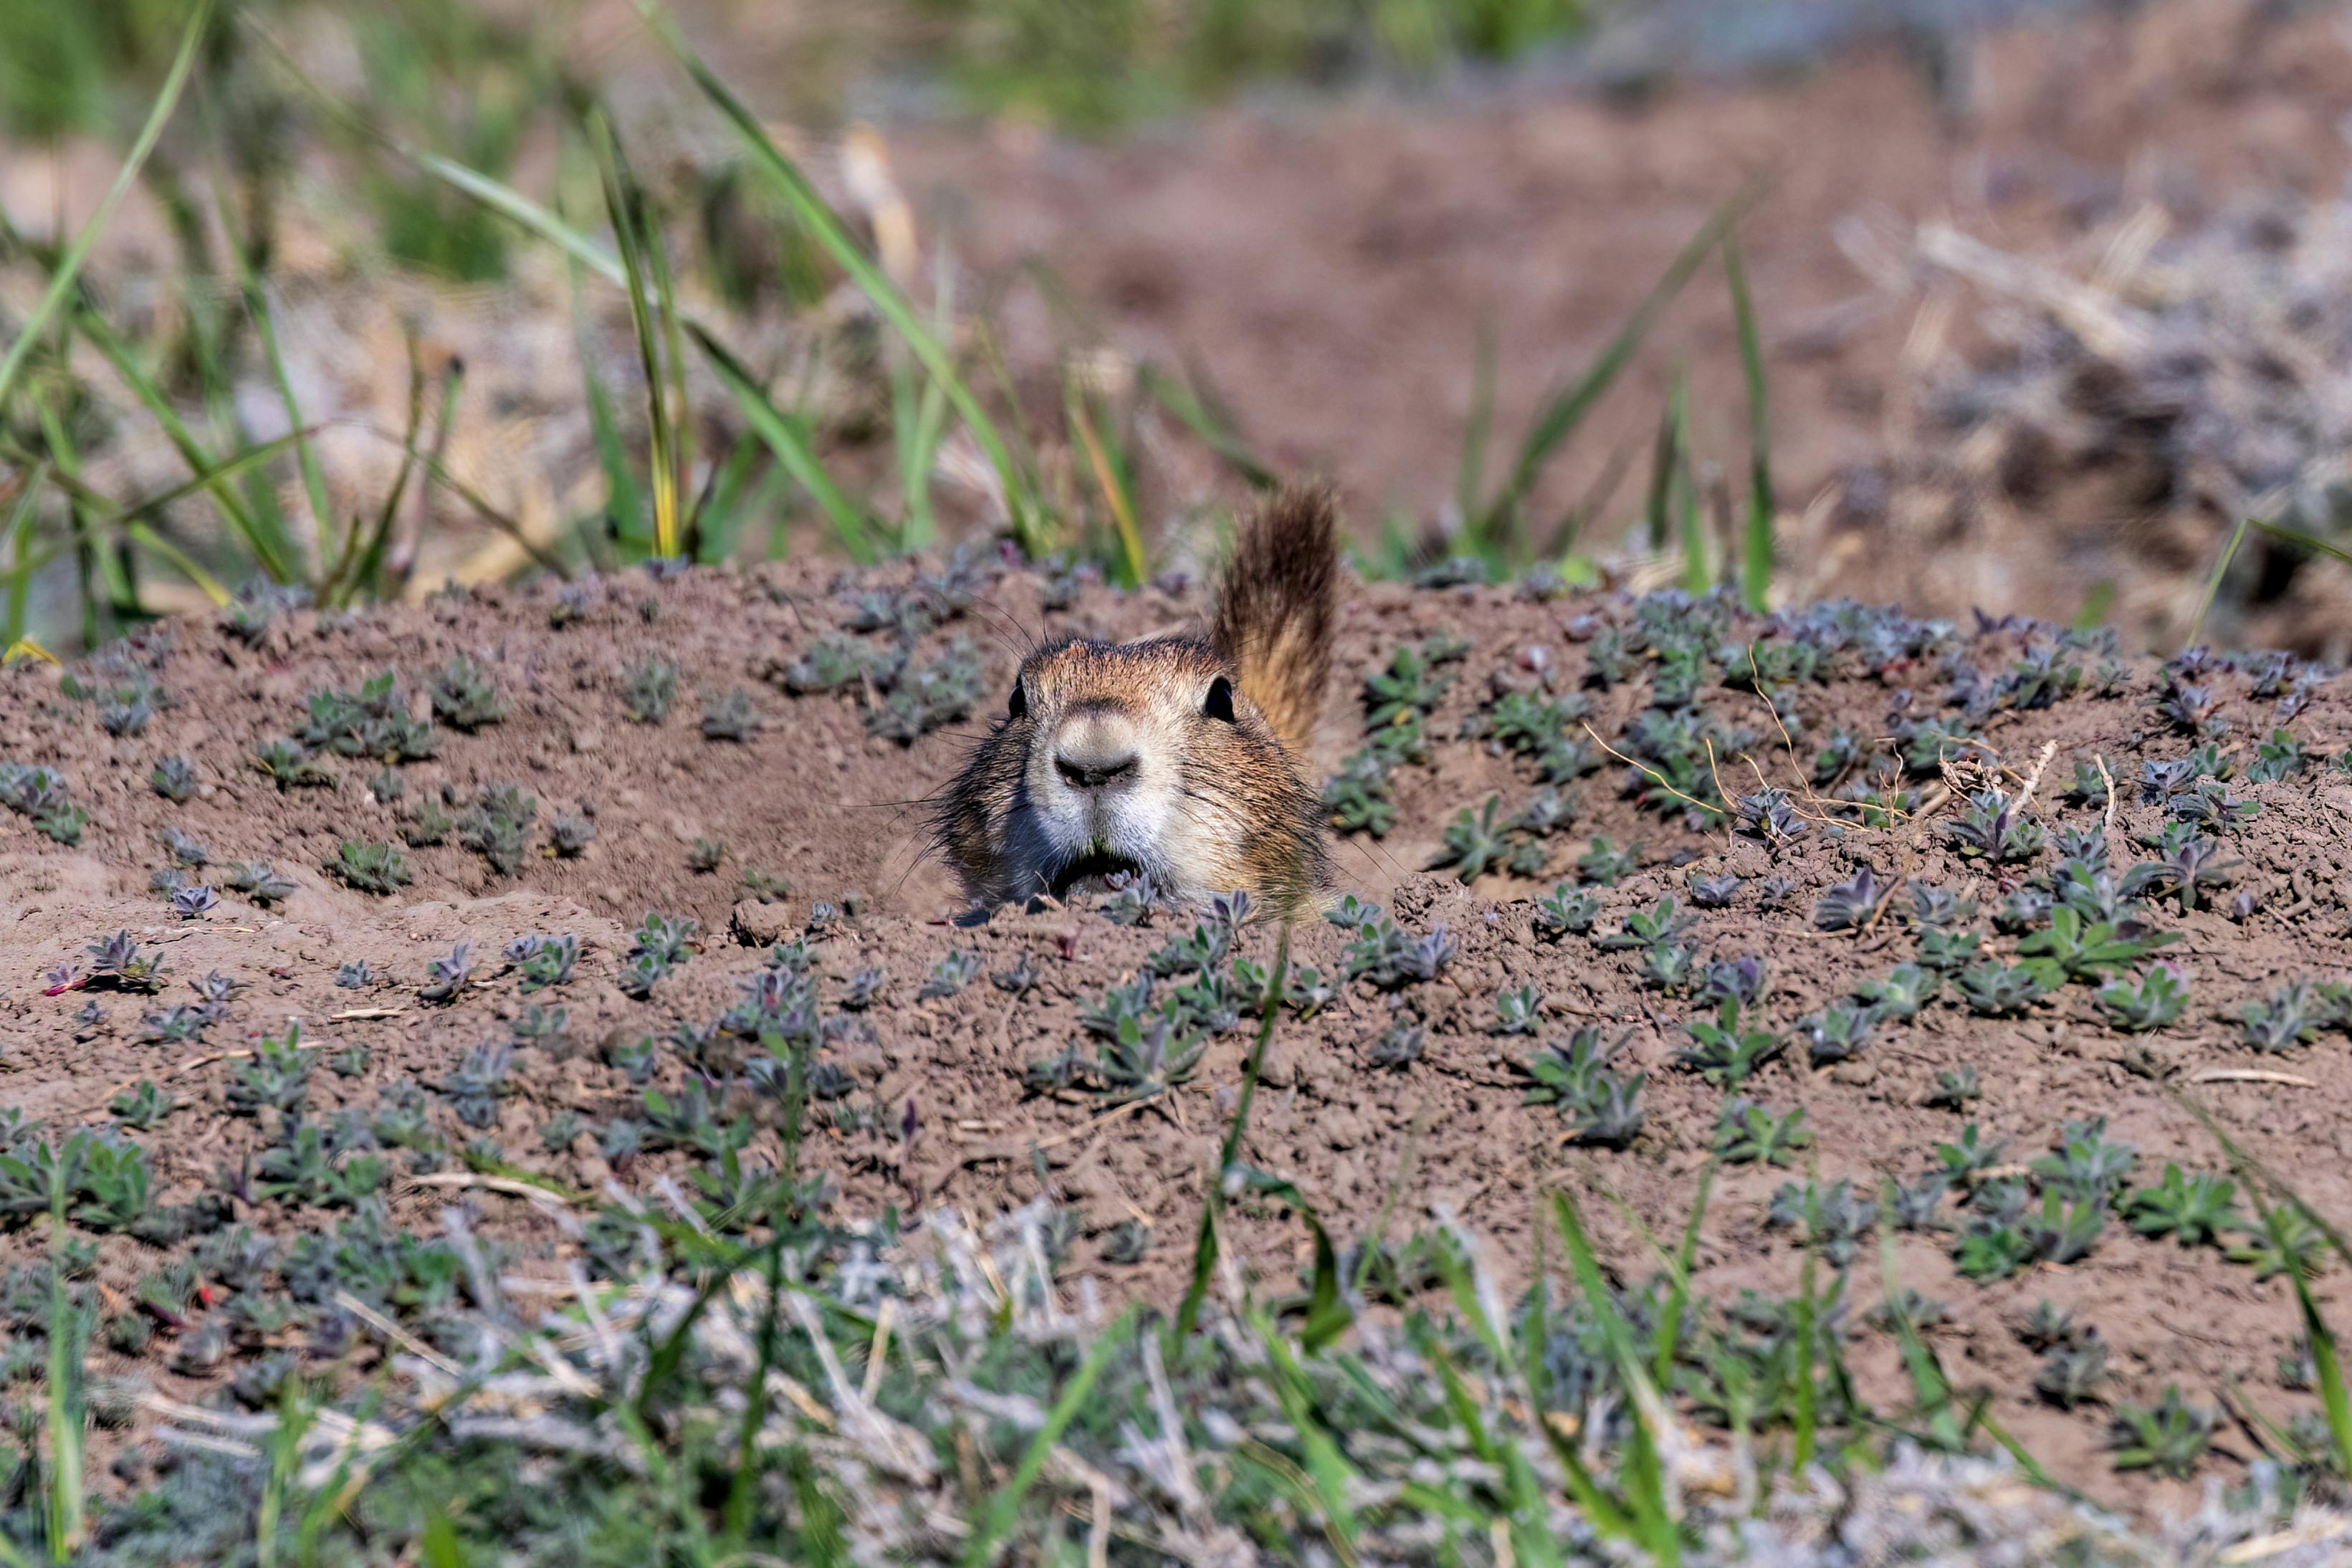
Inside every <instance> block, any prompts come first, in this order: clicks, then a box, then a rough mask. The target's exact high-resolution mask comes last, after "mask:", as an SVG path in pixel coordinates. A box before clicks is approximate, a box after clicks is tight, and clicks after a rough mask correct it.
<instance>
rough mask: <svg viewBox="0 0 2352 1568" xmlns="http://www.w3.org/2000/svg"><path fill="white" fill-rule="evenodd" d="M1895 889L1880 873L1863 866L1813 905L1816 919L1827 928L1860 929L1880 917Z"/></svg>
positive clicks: (1838, 929)
mask: <svg viewBox="0 0 2352 1568" xmlns="http://www.w3.org/2000/svg"><path fill="white" fill-rule="evenodd" d="M1894 891H1895V889H1894V888H1893V887H1892V886H1889V885H1886V884H1883V883H1881V882H1880V881H1879V879H1878V873H1876V872H1875V871H1873V870H1872V869H1871V868H1869V867H1867V866H1864V867H1862V868H1860V869H1858V870H1856V871H1855V872H1854V874H1853V877H1852V878H1851V879H1848V880H1846V881H1843V882H1840V883H1838V884H1837V885H1836V886H1835V887H1833V888H1832V889H1829V891H1827V892H1825V893H1823V894H1822V896H1821V899H1820V901H1818V902H1817V903H1815V904H1814V905H1813V923H1814V924H1815V925H1817V926H1819V927H1821V929H1822V930H1823V931H1859V930H1861V929H1862V928H1863V927H1864V926H1867V925H1868V924H1870V922H1871V921H1873V920H1874V919H1876V918H1877V915H1878V911H1879V910H1880V909H1881V908H1882V907H1883V906H1884V905H1885V902H1886V900H1887V897H1888V895H1890V894H1891V893H1893V892H1894Z"/></svg>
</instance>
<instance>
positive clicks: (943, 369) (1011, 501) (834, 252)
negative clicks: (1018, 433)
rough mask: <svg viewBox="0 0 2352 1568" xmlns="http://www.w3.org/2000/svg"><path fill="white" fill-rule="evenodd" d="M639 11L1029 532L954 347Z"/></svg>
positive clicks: (642, 5)
mask: <svg viewBox="0 0 2352 1568" xmlns="http://www.w3.org/2000/svg"><path fill="white" fill-rule="evenodd" d="M637 9H638V13H639V14H640V15H641V16H644V17H645V19H646V26H649V27H650V28H652V29H653V32H654V34H655V36H656V37H658V38H660V39H661V41H662V43H663V44H664V45H666V46H667V47H668V49H669V50H670V52H671V53H672V54H673V55H675V56H676V57H677V60H678V63H679V64H680V65H682V66H684V67H685V68H686V70H687V74H688V76H690V77H692V78H693V79H694V83H695V85H696V86H697V87H698V88H699V89H701V91H702V94H703V96H704V97H705V98H708V99H709V100H710V102H711V104H712V105H713V107H715V108H716V109H717V110H719V114H720V116H721V117H722V118H724V119H725V120H726V121H728V123H729V124H730V125H731V126H732V127H733V128H734V130H735V132H736V134H737V135H738V136H739V137H740V139H741V141H742V142H743V144H744V146H745V147H746V148H747V149H748V150H749V151H750V152H751V161H752V163H754V164H755V165H756V166H757V167H758V168H759V169H760V170H761V172H763V173H764V174H766V175H767V176H768V178H769V179H770V181H771V182H772V183H773V184H775V186H776V188H777V190H778V191H779V193H781V194H782V196H783V198H784V201H785V204H786V205H788V206H790V207H791V208H792V209H793V216H794V217H795V218H796V219H798V220H799V222H800V223H801V225H802V226H803V228H805V229H806V230H807V231H808V233H809V234H810V235H811V236H812V237H814V238H815V240H816V242H817V243H818V244H819V245H820V246H821V247H824V251H825V252H826V254H827V255H829V256H831V257H832V258H833V259H834V261H835V264H836V265H838V266H839V267H840V268H841V269H842V270H843V271H844V272H845V273H847V274H848V275H849V278H850V280H851V281H852V282H854V283H856V285H857V287H858V289H859V290H860V291H861V292H862V293H864V294H865V296H866V299H867V300H869V301H871V302H872V304H873V306H874V308H875V309H876V310H878V311H879V312H881V314H882V316H883V318H884V319H885V320H887V321H888V322H889V323H890V325H891V326H892V327H893V328H894V329H895V330H896V331H898V335H899V336H900V337H901V338H902V339H904V340H905V341H906V343H907V346H908V348H909V349H910V350H912V351H913V352H914V354H915V357H916V358H918V359H919V360H921V361H922V362H923V368H924V369H925V370H926V371H928V372H929V373H930V375H931V377H932V379H933V380H935V381H937V382H938V383H939V384H940V388H941V390H943V391H944V392H945V393H946V394H947V396H948V399H949V401H950V402H951V403H953V404H954V405H955V409H956V413H957V414H958V415H960V416H961V417H962V419H963V422H964V426H965V427H966V428H967V429H969V430H970V431H971V434H972V438H973V439H974V440H976V441H978V442H979V443H980V446H981V449H982V451H983V452H984V453H986V454H987V457H988V460H989V462H990V464H991V465H992V467H993V468H995V469H996V476H997V480H998V482H999V483H1000V484H1001V485H1002V486H1003V490H1004V501H1005V505H1006V506H1007V507H1008V508H1009V509H1010V510H1011V512H1012V521H1013V531H1014V532H1015V533H1016V534H1022V533H1025V532H1026V531H1028V530H1029V528H1030V526H1031V523H1030V516H1029V514H1030V513H1031V512H1033V511H1034V509H1035V503H1034V497H1033V494H1032V490H1031V488H1030V486H1029V484H1028V482H1027V480H1026V479H1025V478H1024V476H1023V474H1022V473H1021V471H1020V469H1019V468H1017V467H1016V466H1015V465H1014V463H1013V452H1012V449H1011V448H1010V447H1007V446H1006V445H1005V442H1004V437H1003V435H1002V434H1000V433H999V432H998V430H997V427H996V423H995V421H994V420H992V419H991V418H990V417H989V416H988V412H987V410H985V409H983V408H982V406H981V405H980V400H979V399H978V398H977V397H974V396H973V395H972V393H971V387H970V386H968V385H966V384H965V383H964V380H963V377H962V376H961V374H958V372H957V370H956V365H955V361H954V360H953V358H952V357H951V356H950V354H949V353H948V352H947V350H946V348H945V347H944V346H943V345H942V344H941V342H940V340H939V339H938V338H936V337H934V336H933V335H932V333H931V331H930V329H929V327H928V326H926V325H925V324H924V323H923V320H922V318H921V317H920V316H919V314H917V312H916V310H915V308H914V306H913V305H912V304H911V303H910V302H909V301H908V299H907V297H906V295H905V294H903V293H901V292H900V291H899V289H898V285H897V284H895V283H893V282H892V281H890V279H889V277H888V275H887V274H886V273H885V272H884V271H883V270H882V268H880V267H878V266H877V265H876V264H875V262H874V260H873V258H870V257H868V256H867V255H866V251H865V249H864V247H861V246H859V244H858V243H857V241H856V238H855V237H852V236H851V234H850V232H849V228H848V226H847V225H845V224H844V223H843V222H842V221H841V216H840V215H839V214H838V213H835V211H834V210H833V206H832V205H831V204H830V203H828V202H827V201H826V200H825V199H824V197H823V196H822V195H818V194H817V189H816V187H815V186H814V185H813V184H810V183H809V180H808V176H807V175H805V174H803V173H802V172H801V169H800V165H799V164H797V163H793V161H792V160H791V159H790V158H788V157H786V156H785V155H784V153H783V151H782V149H781V148H779V147H778V146H777V145H776V144H775V142H773V141H772V139H771V138H770V137H769V135H768V133H767V132H766V131H765V130H763V129H762V128H761V124H760V121H759V119H758V117H757V116H755V115H753V114H752V112H751V110H749V109H747V108H745V107H744V105H743V102H742V100H740V99H739V98H737V97H736V96H735V94H734V92H733V90H732V89H730V88H729V87H728V86H727V84H726V83H725V82H723V81H721V80H720V79H719V77H718V76H717V75H716V74H715V73H714V72H713V71H712V70H711V69H710V68H709V66H708V65H706V64H705V63H704V62H703V59H702V57H701V56H699V55H698V54H697V53H696V52H695V50H694V47H693V46H692V45H690V44H689V43H688V42H687V40H686V37H685V35H684V34H683V33H681V32H679V31H678V29H677V25H676V24H675V23H674V22H672V21H671V20H670V18H669V16H668V14H667V12H665V11H664V10H662V9H661V7H660V6H658V5H655V4H653V3H652V0H639V3H638V7H637Z"/></svg>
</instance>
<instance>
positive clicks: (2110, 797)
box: [2091, 752, 2116, 838]
mask: <svg viewBox="0 0 2352 1568" xmlns="http://www.w3.org/2000/svg"><path fill="white" fill-rule="evenodd" d="M2091 761H2092V762H2093V763H2096V764H2097V765H2098V769H2099V777H2100V779H2101V780H2102V781H2104V782H2105V784H2106V786H2107V821H2106V826H2105V827H2103V828H2101V829H2100V832H2101V833H2102V834H2103V835H2104V836H2105V837H2108V838H2113V837H2115V836H2116V775H2115V774H2114V773H2110V772H2108V771H2107V754H2106V752H2092V753H2091Z"/></svg>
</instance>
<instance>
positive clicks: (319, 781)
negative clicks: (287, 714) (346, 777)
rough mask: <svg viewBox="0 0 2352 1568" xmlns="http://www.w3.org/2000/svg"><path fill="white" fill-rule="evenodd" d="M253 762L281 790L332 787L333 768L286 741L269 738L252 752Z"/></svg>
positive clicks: (333, 783)
mask: <svg viewBox="0 0 2352 1568" xmlns="http://www.w3.org/2000/svg"><path fill="white" fill-rule="evenodd" d="M253 765H254V766H255V767H257V768H259V769H260V770H261V771H262V772H263V773H266V774H268V777H269V781H270V782H271V783H272V784H276V785H277V786H278V788H279V789H280V790H289V789H333V788H334V787H335V775H334V772H333V770H331V769H330V768H329V767H328V766H327V765H326V764H325V763H321V762H320V761H319V760H318V759H317V758H315V757H313V756H311V755H310V753H309V752H305V751H304V750H303V749H302V748H301V747H299V746H298V745H296V744H295V743H294V742H291V741H289V740H282V739H281V740H276V741H271V742H268V743H266V744H265V745H263V746H262V747H261V748H260V749H259V750H258V751H257V752H254V753H253Z"/></svg>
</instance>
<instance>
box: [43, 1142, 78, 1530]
mask: <svg viewBox="0 0 2352 1568" xmlns="http://www.w3.org/2000/svg"><path fill="white" fill-rule="evenodd" d="M50 1216H51V1222H52V1236H51V1239H50V1244H49V1258H50V1265H49V1368H48V1388H47V1399H46V1415H45V1418H44V1424H45V1425H46V1426H47V1429H48V1438H49V1473H48V1476H47V1490H48V1498H47V1502H48V1532H49V1557H50V1560H51V1561H52V1562H56V1563H70V1562H72V1561H73V1560H74V1558H75V1556H76V1555H77V1554H78V1553H79V1552H80V1551H81V1548H82V1542H83V1539H84V1537H85V1536H86V1535H87V1533H88V1521H87V1517H86V1511H85V1510H86V1507H87V1504H86V1500H85V1498H84V1496H83V1485H84V1479H83V1475H82V1409H81V1379H82V1364H81V1334H80V1332H79V1324H78V1323H77V1322H76V1321H75V1318H76V1314H75V1312H74V1310H73V1295H72V1292H70V1291H69V1290H68V1289H66V1279H65V1271H64V1269H63V1268H61V1267H60V1266H59V1265H58V1261H57V1260H58V1258H60V1257H62V1256H63V1254H64V1250H65V1244H66V1239H67V1238H66V1194H65V1190H64V1187H63V1185H62V1184H59V1185H58V1189H57V1191H55V1192H54V1193H52V1194H51V1195H50Z"/></svg>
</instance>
